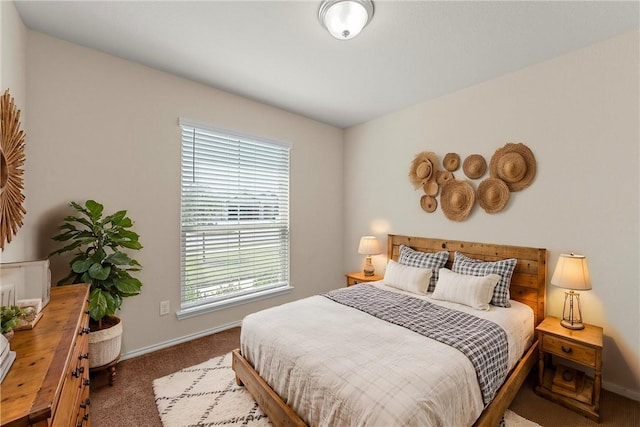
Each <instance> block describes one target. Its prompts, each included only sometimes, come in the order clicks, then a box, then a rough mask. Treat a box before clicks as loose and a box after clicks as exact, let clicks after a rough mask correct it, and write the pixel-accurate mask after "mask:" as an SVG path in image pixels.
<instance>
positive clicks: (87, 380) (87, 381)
mask: <svg viewBox="0 0 640 427" xmlns="http://www.w3.org/2000/svg"><path fill="white" fill-rule="evenodd" d="M82 384H84V385H86V386H88V385H89V384H91V381H89V378H85V380H84V382H83V383H82Z"/></svg>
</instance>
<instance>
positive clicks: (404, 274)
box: [383, 260, 433, 295]
mask: <svg viewBox="0 0 640 427" xmlns="http://www.w3.org/2000/svg"><path fill="white" fill-rule="evenodd" d="M432 273H433V270H432V269H430V268H420V267H410V266H408V265H402V264H398V263H397V262H395V261H394V260H389V263H388V264H387V270H386V271H385V272H384V280H383V282H384V284H385V285H387V286H391V287H392V288H396V289H402V290H403V291H409V292H413V293H414V294H420V295H425V294H426V293H427V287H428V286H429V279H431V274H432Z"/></svg>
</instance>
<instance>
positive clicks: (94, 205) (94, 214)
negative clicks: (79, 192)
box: [84, 200, 104, 222]
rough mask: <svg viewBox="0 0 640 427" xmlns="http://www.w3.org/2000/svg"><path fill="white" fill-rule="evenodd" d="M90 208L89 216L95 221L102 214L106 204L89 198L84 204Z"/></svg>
mask: <svg viewBox="0 0 640 427" xmlns="http://www.w3.org/2000/svg"><path fill="white" fill-rule="evenodd" d="M84 205H85V206H86V207H87V209H88V210H89V217H90V218H91V219H92V220H93V221H94V222H95V221H97V220H98V219H100V217H101V216H102V211H103V210H104V206H102V205H101V204H100V203H98V202H96V201H95V200H87V201H86V203H85V204H84Z"/></svg>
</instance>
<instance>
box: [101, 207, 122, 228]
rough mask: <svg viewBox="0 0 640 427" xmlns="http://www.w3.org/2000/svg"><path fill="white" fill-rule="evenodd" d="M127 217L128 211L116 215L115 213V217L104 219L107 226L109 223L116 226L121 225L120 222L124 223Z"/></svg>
mask: <svg viewBox="0 0 640 427" xmlns="http://www.w3.org/2000/svg"><path fill="white" fill-rule="evenodd" d="M126 215H127V211H125V210H122V211H118V212H116V213H114V214H113V215H108V216H106V217H105V218H104V221H103V223H104V224H107V223H109V222H110V223H112V224H114V225H119V224H120V221H122V219H123V218H124V217H125V216H126Z"/></svg>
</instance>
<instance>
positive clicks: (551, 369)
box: [536, 317, 602, 422]
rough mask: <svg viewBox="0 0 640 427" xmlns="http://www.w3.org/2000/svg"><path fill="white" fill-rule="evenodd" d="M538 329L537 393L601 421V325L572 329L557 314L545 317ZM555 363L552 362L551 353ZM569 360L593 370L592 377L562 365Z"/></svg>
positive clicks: (573, 363) (573, 364)
mask: <svg viewBox="0 0 640 427" xmlns="http://www.w3.org/2000/svg"><path fill="white" fill-rule="evenodd" d="M536 331H537V332H538V343H539V344H538V348H539V362H538V386H537V387H536V393H538V394H539V395H541V396H544V397H546V398H548V399H550V400H553V401H554V402H556V403H559V404H561V405H563V406H566V407H568V408H570V409H573V410H575V411H577V412H580V413H582V414H583V415H586V416H587V417H589V418H591V419H592V420H594V421H597V422H599V421H600V387H601V382H602V379H601V367H602V328H601V327H599V326H593V325H586V324H585V327H584V329H580V330H571V329H567V328H565V327H563V326H562V325H560V319H558V318H557V317H547V318H545V319H544V320H543V321H542V323H540V324H539V325H538V327H537V328H536ZM552 355H553V356H554V357H555V358H559V359H561V360H555V361H556V366H553V365H552V364H551V356H552ZM562 360H565V361H570V362H571V363H570V364H571V365H572V366H575V365H576V364H577V365H580V366H585V367H588V368H591V369H593V378H591V377H589V376H587V374H586V373H584V372H582V371H580V370H579V369H574V368H573V367H570V366H564V365H562V364H561V362H562Z"/></svg>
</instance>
